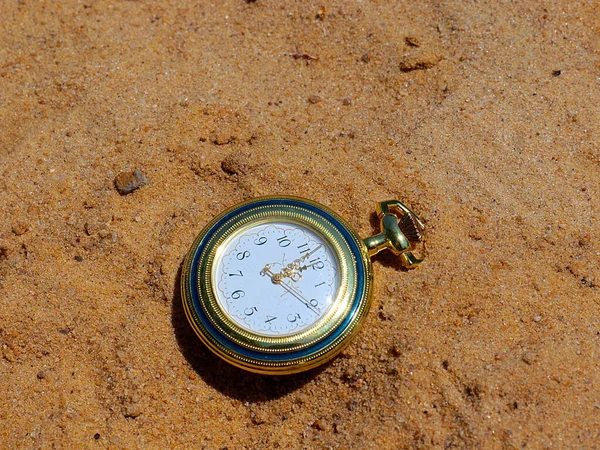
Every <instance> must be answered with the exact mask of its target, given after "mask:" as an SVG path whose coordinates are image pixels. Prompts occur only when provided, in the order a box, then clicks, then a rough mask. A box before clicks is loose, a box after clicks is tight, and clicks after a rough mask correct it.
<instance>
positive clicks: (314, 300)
mask: <svg viewBox="0 0 600 450" xmlns="http://www.w3.org/2000/svg"><path fill="white" fill-rule="evenodd" d="M308 303H310V306H317V305H318V304H319V301H318V300H317V299H316V298H311V299H310V301H309V302H308Z"/></svg>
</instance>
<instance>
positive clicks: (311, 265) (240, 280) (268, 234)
mask: <svg viewBox="0 0 600 450" xmlns="http://www.w3.org/2000/svg"><path fill="white" fill-rule="evenodd" d="M339 277H340V269H339V266H338V262H337V259H336V257H335V255H334V253H333V251H332V249H331V247H330V245H329V244H328V243H327V241H326V240H324V239H323V238H322V237H321V236H320V235H319V234H317V233H316V232H314V231H313V230H312V229H310V228H308V227H305V226H302V225H299V224H296V223H287V222H271V223H268V224H262V225H257V226H251V227H249V228H244V229H242V230H241V231H239V232H238V233H236V234H234V235H233V237H232V238H229V239H228V240H227V241H226V243H225V246H224V247H223V248H222V249H220V251H219V252H218V253H217V255H216V257H215V261H214V265H213V286H215V292H214V294H215V297H216V299H217V302H218V303H219V306H220V307H221V309H222V310H223V311H224V312H225V313H226V314H227V315H228V317H229V318H230V319H231V320H232V321H233V322H234V323H236V324H237V325H238V326H240V327H241V328H243V329H245V330H247V331H250V332H252V333H257V334H262V335H266V336H286V335H292V334H296V333H299V332H301V331H303V330H305V329H307V328H308V327H310V326H311V325H313V324H314V323H315V322H317V321H318V320H319V319H320V318H321V317H323V316H324V315H325V314H326V313H327V311H328V310H329V307H330V306H331V304H332V302H333V301H334V299H335V298H336V294H337V291H338V289H339V286H340V280H339Z"/></svg>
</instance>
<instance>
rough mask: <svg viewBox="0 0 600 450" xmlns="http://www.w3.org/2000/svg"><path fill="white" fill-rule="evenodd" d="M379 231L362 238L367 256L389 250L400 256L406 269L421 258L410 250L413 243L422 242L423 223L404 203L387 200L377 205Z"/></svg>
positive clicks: (416, 263)
mask: <svg viewBox="0 0 600 450" xmlns="http://www.w3.org/2000/svg"><path fill="white" fill-rule="evenodd" d="M377 215H378V216H379V219H380V229H381V232H380V233H378V234H376V235H374V236H370V237H368V238H366V239H364V240H363V242H364V244H365V246H366V247H367V251H368V254H369V257H372V256H374V255H376V254H377V253H379V252H380V251H382V250H389V251H391V252H392V253H393V254H394V255H396V256H399V257H400V261H401V263H402V265H403V266H404V267H406V268H407V269H409V268H413V267H415V266H417V265H419V264H421V262H423V258H418V257H416V256H415V255H414V254H413V253H412V251H411V250H413V248H414V244H417V243H419V242H421V243H423V244H424V232H425V225H423V222H421V220H419V218H418V217H417V216H416V215H415V214H414V213H413V212H412V211H411V210H410V209H408V208H407V207H406V206H405V205H403V204H402V203H401V202H399V201H398V200H387V201H384V202H381V203H379V204H378V205H377Z"/></svg>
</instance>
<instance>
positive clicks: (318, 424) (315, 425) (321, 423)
mask: <svg viewBox="0 0 600 450" xmlns="http://www.w3.org/2000/svg"><path fill="white" fill-rule="evenodd" d="M312 427H313V428H315V429H317V430H319V431H323V430H325V428H326V425H325V421H323V420H321V419H317V420H315V421H314V422H313V424H312Z"/></svg>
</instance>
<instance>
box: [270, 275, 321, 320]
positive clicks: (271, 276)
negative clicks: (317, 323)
mask: <svg viewBox="0 0 600 450" xmlns="http://www.w3.org/2000/svg"><path fill="white" fill-rule="evenodd" d="M260 273H261V274H262V275H267V276H268V277H269V278H271V281H273V283H275V284H278V285H280V286H281V287H282V288H284V289H285V290H286V291H288V292H289V293H290V294H292V295H293V296H294V297H296V298H297V299H298V300H300V301H301V302H302V303H304V306H306V307H307V308H308V309H310V310H311V311H312V312H314V313H315V314H319V312H320V311H319V310H318V309H317V308H315V307H314V306H312V305H311V304H310V302H309V301H308V300H306V299H305V298H304V297H303V296H302V295H300V294H299V293H298V292H297V291H296V289H294V288H293V287H292V286H289V285H288V284H287V283H284V282H283V281H282V280H281V278H275V277H274V275H275V274H274V273H273V272H271V269H269V268H268V267H265V268H264V269H263V270H261V271H260Z"/></svg>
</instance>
